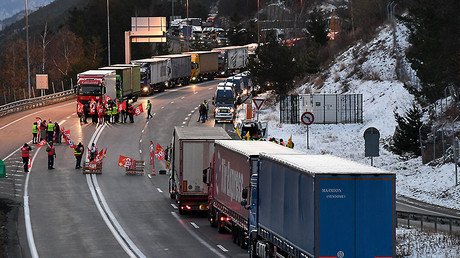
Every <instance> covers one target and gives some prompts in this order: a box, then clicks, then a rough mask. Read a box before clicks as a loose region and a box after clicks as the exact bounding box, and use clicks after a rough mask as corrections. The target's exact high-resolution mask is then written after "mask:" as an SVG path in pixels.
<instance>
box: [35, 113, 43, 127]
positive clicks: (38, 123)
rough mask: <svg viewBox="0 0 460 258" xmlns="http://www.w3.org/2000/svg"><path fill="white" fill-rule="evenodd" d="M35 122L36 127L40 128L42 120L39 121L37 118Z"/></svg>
mask: <svg viewBox="0 0 460 258" xmlns="http://www.w3.org/2000/svg"><path fill="white" fill-rule="evenodd" d="M35 122H37V125H38V127H39V128H40V125H41V123H42V119H41V118H40V117H38V116H37V117H36V118H35Z"/></svg>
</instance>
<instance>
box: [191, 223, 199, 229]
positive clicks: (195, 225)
mask: <svg viewBox="0 0 460 258" xmlns="http://www.w3.org/2000/svg"><path fill="white" fill-rule="evenodd" d="M190 224H192V226H193V227H194V228H200V227H198V225H197V224H195V222H190Z"/></svg>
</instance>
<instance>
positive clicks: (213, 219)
mask: <svg viewBox="0 0 460 258" xmlns="http://www.w3.org/2000/svg"><path fill="white" fill-rule="evenodd" d="M208 220H209V224H210V225H211V227H213V228H215V227H217V217H216V212H215V211H214V209H213V208H212V207H211V209H210V210H209V219H208Z"/></svg>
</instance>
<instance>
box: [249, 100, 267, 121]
mask: <svg viewBox="0 0 460 258" xmlns="http://www.w3.org/2000/svg"><path fill="white" fill-rule="evenodd" d="M264 101H265V99H256V98H253V99H252V102H253V103H254V106H256V109H257V110H256V114H257V116H256V117H257V118H256V120H257V121H259V110H260V107H262V105H263V104H264Z"/></svg>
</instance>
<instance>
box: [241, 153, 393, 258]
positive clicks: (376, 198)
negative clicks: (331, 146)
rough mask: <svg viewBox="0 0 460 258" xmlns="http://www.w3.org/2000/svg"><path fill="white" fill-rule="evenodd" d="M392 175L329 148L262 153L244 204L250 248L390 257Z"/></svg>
mask: <svg viewBox="0 0 460 258" xmlns="http://www.w3.org/2000/svg"><path fill="white" fill-rule="evenodd" d="M395 180H396V176H395V173H392V172H388V171H384V170H380V169H377V168H375V167H371V166H367V165H362V164H359V163H356V162H353V161H349V160H345V159H342V158H338V157H333V156H329V155H287V154H265V153H262V154H261V155H260V169H259V173H258V174H257V175H256V174H254V175H253V177H252V178H251V196H250V200H249V203H250V205H248V206H249V207H250V214H252V215H253V216H251V220H250V221H249V224H250V226H249V227H250V229H251V234H252V235H251V237H250V253H251V256H253V257H275V256H277V255H278V256H283V257H287V256H292V257H388V258H389V257H395V225H396V224H395V222H396V217H395V215H396V210H395ZM245 197H246V196H245ZM245 201H246V200H245Z"/></svg>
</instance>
